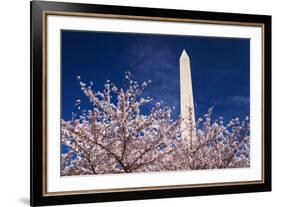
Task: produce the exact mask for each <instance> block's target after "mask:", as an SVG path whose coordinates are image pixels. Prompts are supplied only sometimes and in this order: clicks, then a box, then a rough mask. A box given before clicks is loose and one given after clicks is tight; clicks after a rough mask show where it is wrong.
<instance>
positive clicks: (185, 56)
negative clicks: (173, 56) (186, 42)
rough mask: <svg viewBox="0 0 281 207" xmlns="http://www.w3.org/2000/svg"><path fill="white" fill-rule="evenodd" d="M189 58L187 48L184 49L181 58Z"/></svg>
mask: <svg viewBox="0 0 281 207" xmlns="http://www.w3.org/2000/svg"><path fill="white" fill-rule="evenodd" d="M183 57H184V58H188V59H189V56H188V54H187V53H186V51H185V49H183V50H182V53H181V58H183Z"/></svg>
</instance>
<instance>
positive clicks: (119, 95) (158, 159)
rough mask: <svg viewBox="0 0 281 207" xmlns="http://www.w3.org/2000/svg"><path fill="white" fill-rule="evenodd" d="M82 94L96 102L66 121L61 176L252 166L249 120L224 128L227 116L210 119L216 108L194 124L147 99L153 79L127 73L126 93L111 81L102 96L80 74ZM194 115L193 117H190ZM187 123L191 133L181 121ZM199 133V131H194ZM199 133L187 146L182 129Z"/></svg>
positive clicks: (90, 100) (64, 122)
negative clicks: (146, 108) (137, 78)
mask: <svg viewBox="0 0 281 207" xmlns="http://www.w3.org/2000/svg"><path fill="white" fill-rule="evenodd" d="M77 79H78V81H79V84H80V87H81V90H82V91H83V93H84V94H85V96H86V97H87V98H88V100H89V102H90V103H91V108H90V109H89V110H81V105H80V104H81V101H80V100H77V102H76V104H75V105H76V106H77V108H78V110H79V111H81V114H79V116H78V114H76V113H73V114H72V119H71V120H63V119H62V120H61V123H62V124H61V126H62V127H61V141H62V144H63V145H64V146H66V147H67V149H68V150H67V152H66V153H62V155H61V157H62V159H61V175H63V176H70V175H91V174H108V173H132V172H151V171H165V170H195V169H215V168H237V167H239V168H240V167H249V166H250V157H249V155H250V137H249V134H250V121H249V118H248V117H246V118H245V119H244V120H239V119H238V118H236V119H233V120H231V121H230V122H229V123H228V124H227V125H224V123H223V120H222V118H221V119H219V120H214V121H212V120H211V115H212V108H211V109H209V111H208V113H207V114H206V115H205V116H204V117H203V118H199V119H198V121H197V122H196V124H195V125H194V126H193V125H192V124H190V123H191V122H190V120H184V119H182V118H181V117H180V116H179V117H178V118H176V119H173V118H172V113H173V110H174V109H173V108H171V107H169V106H164V105H163V104H162V103H161V102H156V103H155V104H154V105H153V106H151V110H150V112H149V113H143V112H142V110H141V107H143V106H144V105H148V106H150V105H151V104H152V100H153V99H152V98H150V97H145V98H144V97H143V91H144V90H145V89H146V88H147V87H148V85H149V84H151V81H147V82H143V83H142V84H139V83H138V82H137V81H134V80H132V79H131V76H130V73H129V72H126V74H125V79H126V81H127V83H128V84H127V87H126V88H125V89H123V88H119V87H117V86H116V85H115V84H114V83H111V82H110V81H107V82H106V84H105V85H104V90H103V91H102V92H100V91H95V90H94V89H93V83H92V82H91V83H90V84H85V83H84V82H82V81H81V80H80V76H77ZM190 117H191V116H190ZM182 122H186V123H188V124H187V126H188V128H187V129H182V128H181V123H182ZM193 129H196V130H193ZM184 130H190V131H196V134H195V136H196V142H194V143H192V144H191V145H190V144H187V139H186V138H185V137H183V135H182V134H183V133H182V132H183V131H184Z"/></svg>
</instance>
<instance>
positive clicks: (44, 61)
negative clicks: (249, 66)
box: [42, 11, 265, 196]
mask: <svg viewBox="0 0 281 207" xmlns="http://www.w3.org/2000/svg"><path fill="white" fill-rule="evenodd" d="M48 15H56V16H74V17H75V16H79V17H96V18H113V19H116V18H117V19H131V20H147V21H166V22H187V23H201V24H221V25H234V26H255V27H261V29H262V32H261V33H262V34H261V39H262V43H261V44H262V54H261V55H262V58H261V67H262V77H261V81H262V84H261V87H262V88H261V92H262V95H261V99H262V100H261V103H262V106H261V112H262V113H261V115H262V117H261V118H262V126H261V135H262V140H261V141H262V143H261V147H262V153H261V168H262V169H261V176H262V180H256V181H241V182H239V181H238V182H220V183H202V184H182V185H165V186H145V187H128V188H112V189H96V190H75V191H60V192H47V126H46V125H47V108H46V100H47V93H46V91H47V85H46V84H47V47H46V45H47V44H46V43H47V37H46V36H47V34H46V31H47V16H48ZM264 26H265V25H264V24H263V23H253V22H236V21H217V20H204V19H202V20H201V19H200V20H199V19H185V18H183V19H181V18H167V17H148V16H132V15H116V14H98V13H81V12H59V11H43V12H42V112H43V114H42V119H43V120H42V132H43V134H42V145H43V146H42V149H43V150H42V158H43V160H42V164H43V166H42V169H43V171H42V172H43V176H42V178H43V180H42V188H43V189H42V192H43V196H62V195H75V194H91V193H110V192H130V191H146V190H163V189H182V188H195V187H218V186H235V185H249V184H264V181H265V175H264V139H265V137H264V127H263V126H264V101H263V100H264Z"/></svg>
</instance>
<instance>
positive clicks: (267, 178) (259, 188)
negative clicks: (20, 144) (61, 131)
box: [30, 1, 271, 206]
mask: <svg viewBox="0 0 281 207" xmlns="http://www.w3.org/2000/svg"><path fill="white" fill-rule="evenodd" d="M46 11H48V12H64V13H67V15H70V14H71V13H73V12H75V13H84V14H91V13H96V14H109V15H120V16H124V15H125V16H131V17H134V16H141V17H156V18H173V19H179V20H182V19H193V20H200V21H201V20H203V21H207V22H208V21H210V22H212V24H215V22H220V21H221V22H234V23H238V24H240V23H242V24H243V23H246V22H247V23H253V24H256V23H257V24H261V25H262V27H263V29H264V36H263V42H264V46H263V63H264V77H263V91H264V96H263V100H262V102H263V105H264V111H263V120H262V121H263V136H264V137H265V139H264V145H263V148H264V154H263V155H264V166H263V175H264V179H263V182H262V183H249V184H237V185H225V186H223V185H219V186H204V187H191V188H171V189H153V190H133V191H122V192H105V193H79V192H76V193H72V194H66V195H56V194H54V195H52V194H50V195H46V194H45V193H44V185H45V181H44V173H45V172H44V171H45V170H46V169H45V168H44V167H43V165H44V164H45V162H46V159H45V158H44V157H45V155H46V150H45V147H46V146H45V141H44V139H43V137H44V133H46V127H48V126H46V123H45V119H46V116H45V115H44V113H45V112H46V103H45V101H46V98H47V97H46V96H47V95H46V91H45V84H46V81H44V79H45V78H46V73H45V72H44V71H43V62H44V53H45V51H44V46H43V44H44V41H45V40H44V39H43V31H44V21H45V19H44V18H45V17H46V13H45V12H46ZM30 29H31V37H30V38H31V39H30V40H31V45H30V50H31V59H30V61H31V76H30V77H31V90H30V93H31V100H30V101H31V108H30V109H31V115H30V116H31V128H30V131H31V142H30V143H31V145H30V147H31V151H30V158H31V160H30V162H31V165H30V171H31V175H30V180H31V182H30V189H31V191H30V205H32V206H43V205H59V204H77V203H89V202H107V201H121V200H137V199H152V198H170V197H185V196H203V195H216V194H232V193H248V192H263V191H271V16H266V15H249V14H232V13H218V12H203V11H187V10H172V9H155V8H136V7H126V6H108V5H93V4H80V3H58V2H43V1H32V2H31V28H30ZM44 123H45V124H44Z"/></svg>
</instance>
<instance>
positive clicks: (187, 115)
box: [180, 50, 196, 148]
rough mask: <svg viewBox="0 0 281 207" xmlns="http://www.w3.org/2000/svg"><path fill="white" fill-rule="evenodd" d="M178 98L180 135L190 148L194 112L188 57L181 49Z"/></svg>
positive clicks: (192, 141) (193, 133)
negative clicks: (179, 103)
mask: <svg viewBox="0 0 281 207" xmlns="http://www.w3.org/2000/svg"><path fill="white" fill-rule="evenodd" d="M180 100H181V116H182V118H183V121H182V123H181V129H182V130H184V131H183V132H182V136H183V138H184V139H185V141H186V142H187V144H188V145H189V146H190V148H192V145H193V143H194V142H195V139H196V136H195V128H194V127H192V126H191V125H193V126H194V124H195V113H194V102H193V92H192V80H191V70H190V59H189V56H188V55H187V53H186V51H185V50H183V51H182V54H181V56H180Z"/></svg>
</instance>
